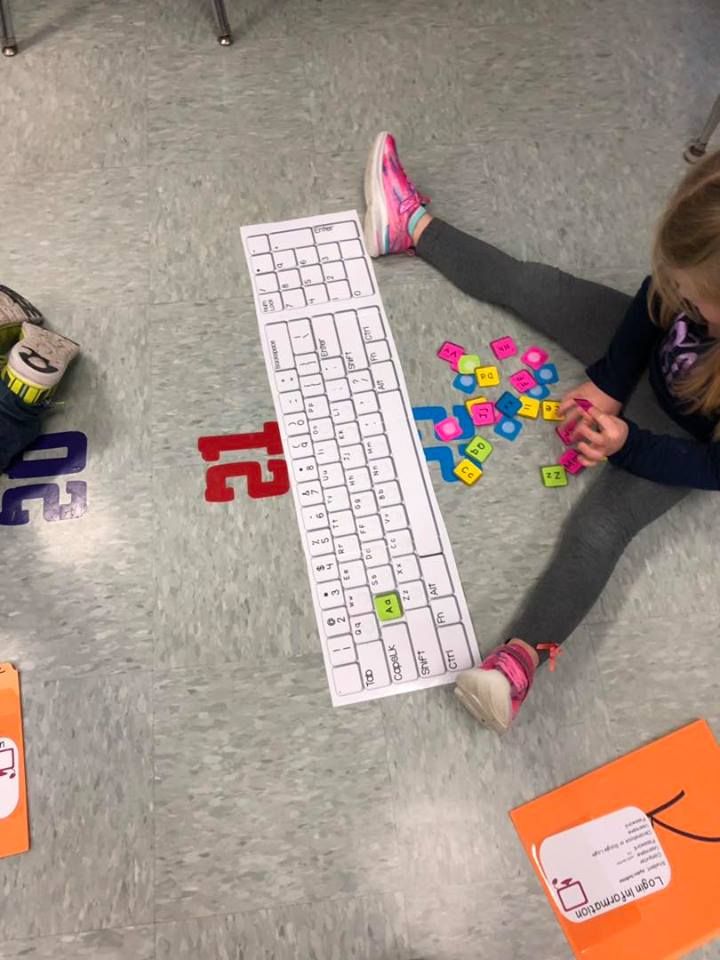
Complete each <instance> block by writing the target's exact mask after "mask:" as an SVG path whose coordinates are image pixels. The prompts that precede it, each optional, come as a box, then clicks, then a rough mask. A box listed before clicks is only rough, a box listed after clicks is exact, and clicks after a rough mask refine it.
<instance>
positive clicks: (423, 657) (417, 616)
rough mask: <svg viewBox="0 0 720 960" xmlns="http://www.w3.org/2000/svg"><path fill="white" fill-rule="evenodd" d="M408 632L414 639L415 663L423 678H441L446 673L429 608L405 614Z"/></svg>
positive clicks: (420, 608)
mask: <svg viewBox="0 0 720 960" xmlns="http://www.w3.org/2000/svg"><path fill="white" fill-rule="evenodd" d="M405 620H406V622H407V625H408V631H409V632H410V636H411V637H412V645H413V650H414V651H415V662H416V663H417V667H418V673H419V674H420V676H421V677H439V676H442V674H443V673H446V671H447V667H446V665H445V658H444V657H443V652H442V649H441V648H440V641H439V640H438V635H437V630H436V629H435V624H434V622H433V617H432V613H431V612H430V608H429V607H419V608H418V609H417V610H408V611H407V613H406V614H405Z"/></svg>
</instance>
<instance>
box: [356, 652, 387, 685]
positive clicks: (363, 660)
mask: <svg viewBox="0 0 720 960" xmlns="http://www.w3.org/2000/svg"><path fill="white" fill-rule="evenodd" d="M357 657H358V663H359V664H360V675H361V677H362V681H363V684H364V685H365V689H366V690H374V689H375V688H376V687H388V686H390V672H389V670H388V665H387V660H386V659H385V648H384V647H383V645H382V643H381V642H380V641H379V640H377V641H375V642H374V643H362V644H359V645H358V647H357Z"/></svg>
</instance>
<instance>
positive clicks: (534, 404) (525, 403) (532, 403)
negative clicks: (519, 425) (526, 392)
mask: <svg viewBox="0 0 720 960" xmlns="http://www.w3.org/2000/svg"><path fill="white" fill-rule="evenodd" d="M520 400H521V402H522V406H521V407H520V409H519V410H518V416H519V417H526V418H527V419H528V420H537V418H538V417H539V416H540V401H539V400H535V399H533V397H520Z"/></svg>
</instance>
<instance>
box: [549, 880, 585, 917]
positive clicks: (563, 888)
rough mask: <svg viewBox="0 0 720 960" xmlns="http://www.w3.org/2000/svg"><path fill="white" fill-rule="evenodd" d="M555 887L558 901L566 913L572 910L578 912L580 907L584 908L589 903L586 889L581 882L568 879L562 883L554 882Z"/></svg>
mask: <svg viewBox="0 0 720 960" xmlns="http://www.w3.org/2000/svg"><path fill="white" fill-rule="evenodd" d="M558 884H559V885H558ZM553 886H554V887H555V893H556V894H557V896H558V900H559V901H560V904H561V906H562V908H563V910H564V911H565V912H566V913H568V912H569V911H570V910H577V909H578V907H584V906H585V904H586V903H587V902H588V898H587V894H586V893H585V888H584V887H583V885H582V884H581V883H580V881H579V880H573V879H572V877H568V878H567V879H566V880H563V881H562V882H560V881H558V880H553Z"/></svg>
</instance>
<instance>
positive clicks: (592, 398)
mask: <svg viewBox="0 0 720 960" xmlns="http://www.w3.org/2000/svg"><path fill="white" fill-rule="evenodd" d="M575 397H581V398H582V399H584V400H587V401H588V402H589V403H591V404H592V406H593V407H596V408H597V409H598V410H599V411H600V412H601V413H608V414H610V416H612V417H616V416H617V415H618V414H619V413H620V411H621V410H622V404H621V403H620V401H619V400H615V399H614V398H613V397H611V396H610V395H609V394H607V393H605V392H604V391H602V390H601V389H600V387H596V386H595V384H594V383H593V382H592V380H586V381H585V383H581V384H580V386H578V387H574V388H573V389H572V390H569V391H568V392H567V393H566V394H565V396H564V397H563V398H562V400H561V401H560V411H559V412H560V413H561V414H562V415H563V417H564V418H565V426H566V427H569V428H570V429H573V428H574V427H576V426H577V425H578V424H579V423H580V422H581V419H582V411H581V410H580V407H578V405H577V404H576V403H575Z"/></svg>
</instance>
